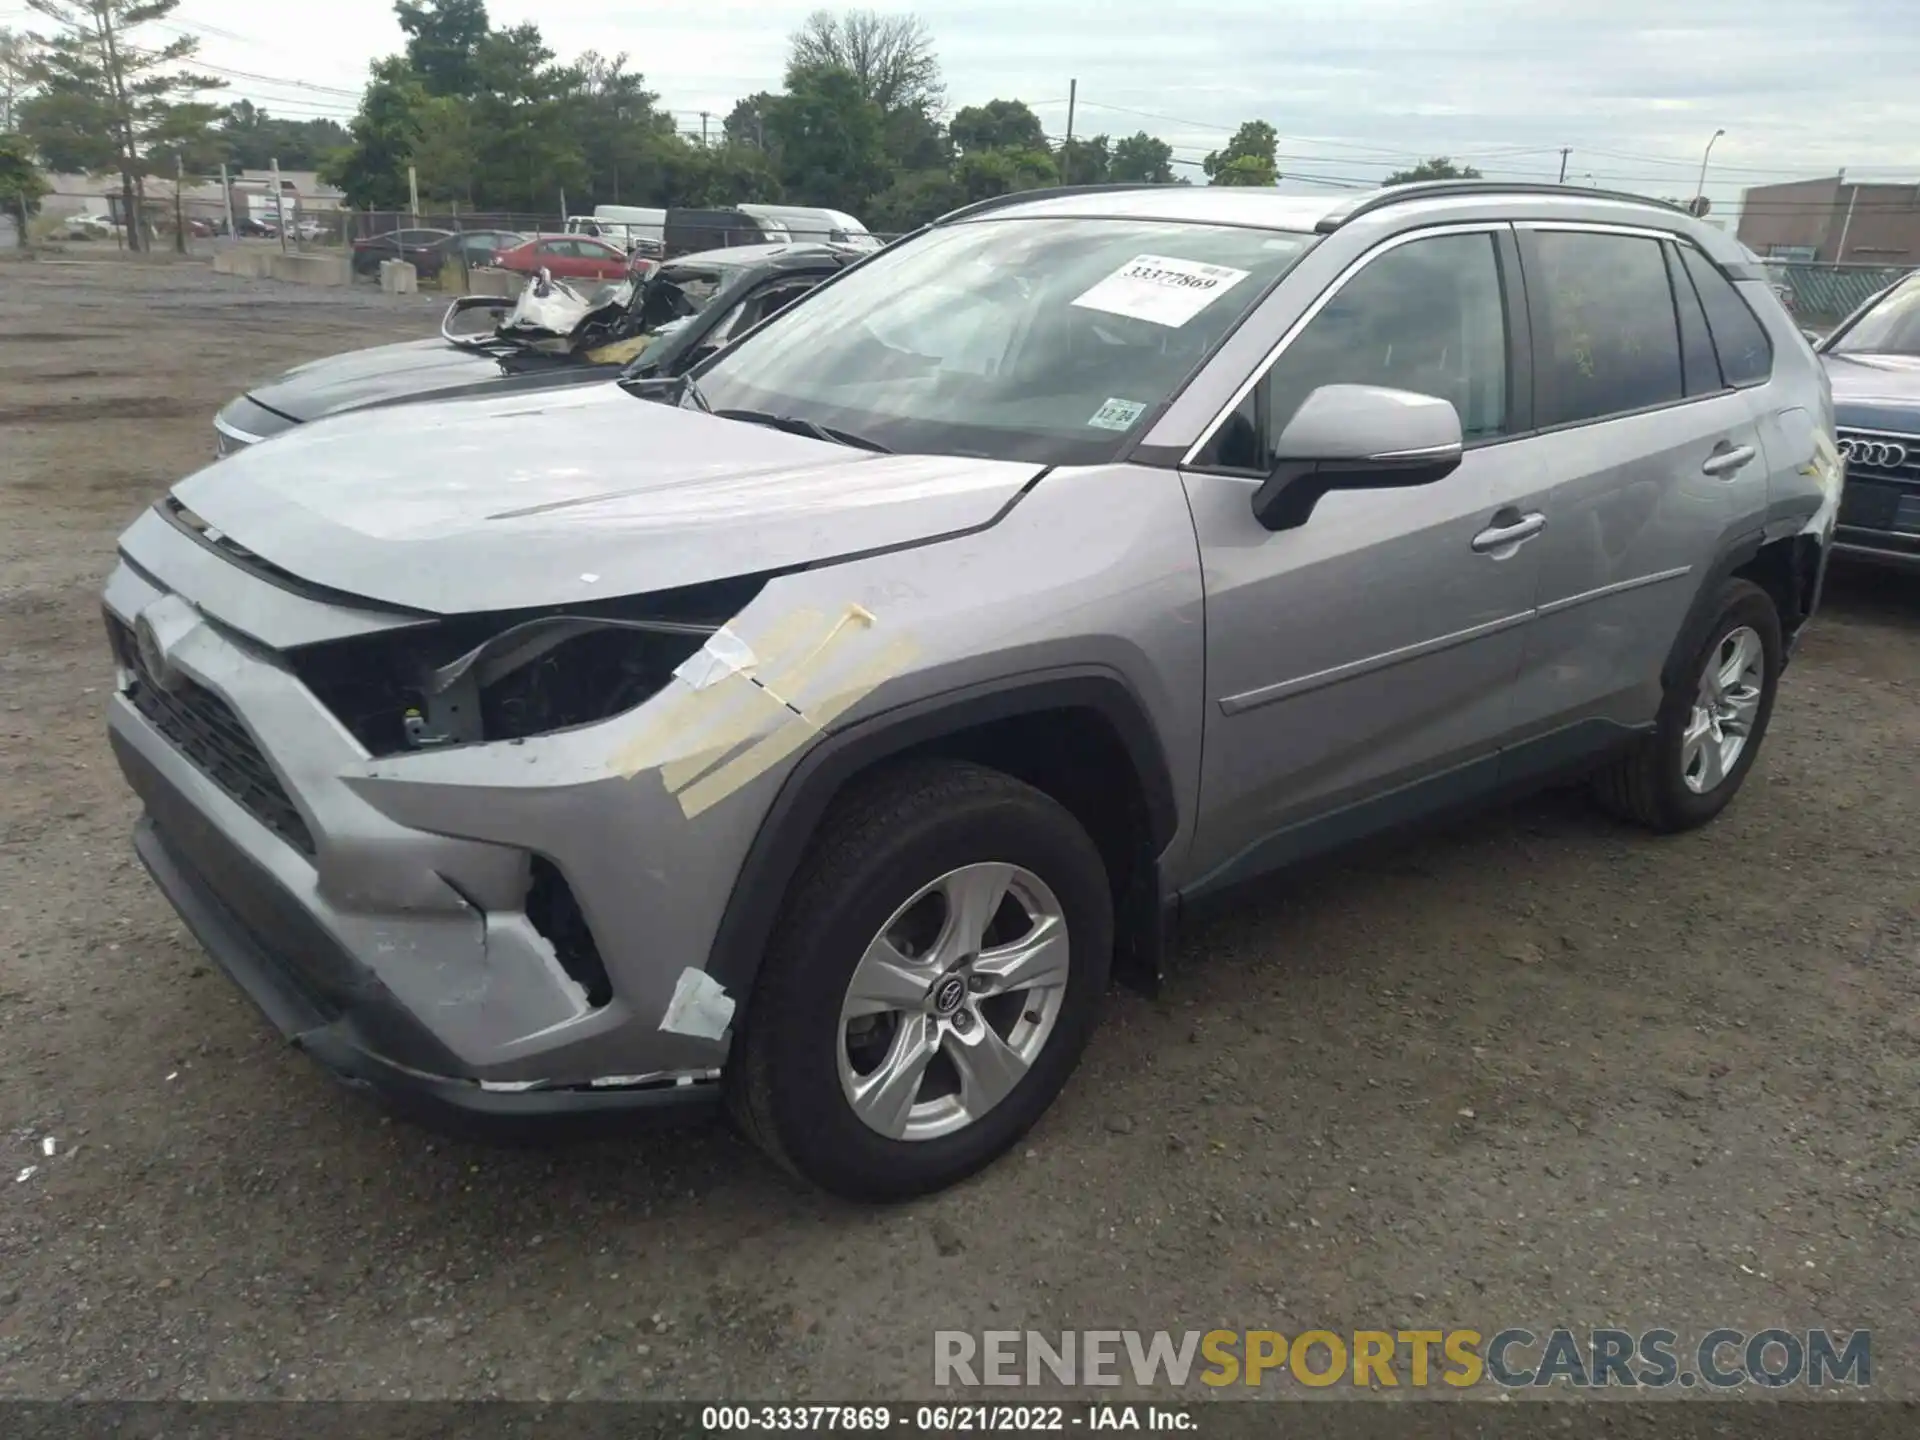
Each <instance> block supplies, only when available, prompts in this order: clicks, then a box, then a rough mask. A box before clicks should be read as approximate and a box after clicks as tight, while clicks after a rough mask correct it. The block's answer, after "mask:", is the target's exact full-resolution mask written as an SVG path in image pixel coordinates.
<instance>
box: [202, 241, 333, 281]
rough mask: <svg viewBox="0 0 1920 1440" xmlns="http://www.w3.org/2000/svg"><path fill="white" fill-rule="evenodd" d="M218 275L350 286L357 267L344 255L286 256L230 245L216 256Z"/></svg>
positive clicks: (266, 249)
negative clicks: (354, 267)
mask: <svg viewBox="0 0 1920 1440" xmlns="http://www.w3.org/2000/svg"><path fill="white" fill-rule="evenodd" d="M213 269H214V273H215V274H217V275H238V276H241V277H243V278H245V279H248V280H284V281H287V282H288V283H290V284H294V285H350V284H352V283H353V266H352V263H351V262H350V261H349V260H348V259H347V257H346V256H344V255H282V254H281V253H280V252H279V251H278V250H270V249H268V248H267V247H266V246H264V245H257V246H256V245H230V246H228V247H227V248H226V249H224V250H217V251H215V252H214V256H213Z"/></svg>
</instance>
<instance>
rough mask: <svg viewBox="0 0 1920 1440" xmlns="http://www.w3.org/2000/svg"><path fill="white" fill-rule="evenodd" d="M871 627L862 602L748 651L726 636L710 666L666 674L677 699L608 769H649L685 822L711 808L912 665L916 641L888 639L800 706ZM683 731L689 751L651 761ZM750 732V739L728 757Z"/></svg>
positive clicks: (793, 618) (787, 620) (804, 620)
mask: <svg viewBox="0 0 1920 1440" xmlns="http://www.w3.org/2000/svg"><path fill="white" fill-rule="evenodd" d="M875 623H876V621H875V618H874V615H873V613H872V612H871V611H870V610H868V609H867V608H866V607H865V606H862V605H857V604H850V605H848V606H847V607H846V608H845V610H844V611H842V613H841V614H840V615H839V617H838V618H837V619H835V620H834V621H832V622H831V623H829V622H828V621H827V620H826V618H825V617H824V616H823V615H822V614H821V613H820V612H819V611H818V610H802V611H798V612H795V613H794V614H791V615H788V616H785V617H783V618H782V619H781V620H780V621H779V622H777V623H776V624H775V625H774V626H773V627H772V628H771V629H770V630H768V632H767V633H766V635H765V636H764V637H762V638H761V639H760V640H759V642H758V643H757V645H750V644H747V643H746V642H745V641H744V640H743V639H742V638H741V637H740V636H738V635H737V634H734V633H732V632H731V631H730V632H729V633H728V634H727V636H726V639H725V640H724V641H723V642H722V644H721V645H720V646H717V647H715V654H714V655H712V656H711V657H709V659H710V661H711V663H707V662H704V661H703V662H702V663H698V664H696V663H694V662H692V661H690V662H688V664H687V665H683V666H682V667H681V668H682V670H683V671H685V672H686V673H684V674H681V673H679V672H676V676H677V678H676V682H675V683H676V684H677V685H679V686H680V693H678V694H676V695H675V696H674V697H673V699H672V700H671V701H670V702H669V703H668V704H667V705H666V706H664V707H663V708H662V710H661V712H660V713H659V714H658V715H657V716H655V717H654V718H653V720H652V721H651V723H649V724H648V725H647V726H646V727H645V728H644V729H643V730H642V731H641V732H640V733H639V734H638V735H636V736H635V737H634V738H633V739H632V740H630V741H628V742H627V744H626V745H624V746H622V747H621V749H620V750H619V751H617V752H616V753H615V754H614V755H613V756H612V757H611V759H610V761H609V766H608V768H609V769H611V770H612V771H613V772H614V773H615V774H618V775H620V776H621V777H623V778H625V779H631V778H633V777H634V776H635V775H637V774H639V773H640V772H641V771H643V770H647V769H650V768H653V767H654V766H656V765H657V766H658V767H659V771H660V780H661V783H662V784H663V785H664V786H665V787H666V789H667V791H668V793H669V794H673V795H676V796H677V797H678V798H679V801H680V808H681V810H682V812H683V813H684V814H685V815H686V816H687V817H688V818H689V819H692V818H693V817H694V816H696V815H698V814H700V813H702V812H703V811H705V810H709V809H711V808H712V807H713V806H714V805H716V804H718V803H719V802H720V801H722V800H724V799H726V798H727V796H729V795H731V794H733V793H734V792H735V791H737V790H739V789H740V788H741V787H742V786H744V785H746V784H748V783H749V782H751V781H753V780H754V779H757V778H758V777H759V776H761V775H764V774H765V773H766V772H767V771H768V770H769V769H771V768H772V767H773V766H775V765H777V764H779V763H780V762H781V761H782V760H784V759H786V758H787V757H788V756H790V755H792V754H794V753H795V752H796V751H798V750H799V749H801V748H802V747H803V746H805V745H806V744H808V743H810V742H811V741H812V740H813V739H815V738H816V737H818V736H819V734H820V733H821V731H822V730H823V729H824V728H825V727H826V726H827V725H829V724H831V723H832V722H833V721H834V720H835V719H837V718H838V717H839V716H840V715H842V714H844V713H846V711H848V710H849V709H851V708H852V707H853V706H855V705H857V704H858V703H859V702H860V701H861V700H863V699H864V698H866V696H868V695H869V694H871V693H872V692H873V691H874V690H876V689H877V688H879V687H880V686H881V685H883V684H885V683H886V682H887V681H888V680H890V679H892V678H893V677H894V676H896V675H898V674H899V673H900V672H901V671H903V670H904V669H906V667H907V666H908V665H910V664H911V663H912V662H913V660H914V658H915V657H916V656H917V655H918V654H919V646H918V644H916V643H915V642H914V641H913V640H911V639H908V638H905V637H901V638H898V639H895V640H894V641H892V642H891V643H890V644H889V645H888V646H887V647H886V648H885V649H884V650H882V651H881V652H880V653H879V654H877V655H875V656H873V657H872V658H871V659H869V660H867V661H866V663H865V664H863V665H860V666H858V667H857V668H856V669H855V670H854V671H853V673H852V674H850V675H848V676H847V677H846V679H845V680H844V681H843V682H842V683H841V684H840V685H839V687H838V688H837V689H835V690H834V691H833V692H832V693H830V694H828V695H826V696H825V697H823V698H822V699H821V700H820V701H819V702H818V703H817V704H813V705H812V706H811V707H810V708H809V706H808V704H807V703H806V702H807V700H808V696H809V692H810V691H811V690H812V689H814V688H815V686H816V685H817V683H818V681H819V679H820V677H821V675H822V673H823V672H824V671H825V670H826V668H827V666H828V665H829V663H830V662H831V661H832V660H834V659H835V658H836V657H837V656H838V654H839V653H840V652H841V650H843V649H844V647H845V646H846V644H847V643H848V642H849V641H851V640H853V639H854V638H855V637H857V636H860V635H863V634H865V633H866V632H868V631H870V630H871V629H872V628H873V626H874V625H875ZM703 653H704V652H703ZM696 680H697V682H698V683H697V685H696V684H695V683H694V682H695V681H696ZM689 732H704V733H700V734H699V738H700V740H701V741H702V742H703V743H701V744H700V745H699V746H698V748H697V749H694V750H692V751H691V752H689V753H686V754H681V755H679V756H676V757H675V758H674V759H672V760H667V761H664V762H663V761H661V760H660V759H659V758H658V757H659V756H660V755H661V753H662V752H663V751H664V750H666V749H667V748H668V747H669V746H671V745H673V744H675V743H676V742H678V741H680V740H682V739H683V738H685V737H686V736H687V735H688V734H689ZM763 732H764V733H763ZM756 735H758V736H759V737H760V738H759V739H758V741H757V743H754V744H752V745H751V746H750V747H749V748H748V749H747V750H745V751H744V752H743V753H741V754H738V755H733V752H734V751H735V750H737V749H738V748H739V747H740V746H741V745H742V744H745V743H746V742H748V741H750V740H753V739H754V737H755V736H756ZM729 755H733V758H732V759H728V758H727V757H728V756H729ZM722 762H724V763H722ZM716 766H717V768H715V767H716ZM703 776H704V777H705V778H701V777H703Z"/></svg>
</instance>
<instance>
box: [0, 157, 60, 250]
mask: <svg viewBox="0 0 1920 1440" xmlns="http://www.w3.org/2000/svg"><path fill="white" fill-rule="evenodd" d="M49 188H50V187H49V186H48V185H47V180H46V177H45V176H44V175H42V174H41V173H40V172H39V170H38V169H36V168H35V166H34V163H33V149H32V147H31V146H30V145H28V143H27V141H26V138H25V137H24V136H20V135H0V209H4V210H6V211H7V212H8V213H10V214H11V215H13V217H14V218H15V219H17V220H18V221H19V222H20V234H19V241H20V243H21V244H22V245H25V244H26V243H27V221H28V220H29V219H30V218H31V217H32V216H33V214H34V212H36V211H37V210H39V208H40V197H41V196H43V195H45V194H46V193H47V191H48V189H49Z"/></svg>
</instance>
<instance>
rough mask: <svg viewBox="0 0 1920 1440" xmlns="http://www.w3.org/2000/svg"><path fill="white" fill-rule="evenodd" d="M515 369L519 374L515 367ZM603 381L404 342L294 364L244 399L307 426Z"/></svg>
mask: <svg viewBox="0 0 1920 1440" xmlns="http://www.w3.org/2000/svg"><path fill="white" fill-rule="evenodd" d="M522 363H524V367H525V368H524V369H522V368H517V367H519V366H520V365H521V364H522ZM605 378H606V372H605V371H597V370H595V369H593V368H591V367H586V366H582V365H580V364H579V363H578V362H577V361H575V362H569V361H567V360H566V359H564V358H559V359H556V358H554V357H550V356H541V357H535V358H532V359H530V360H528V361H525V362H519V361H517V360H510V361H508V362H507V363H506V364H505V365H503V364H502V363H501V362H500V360H499V359H497V358H496V357H494V356H491V355H485V354H480V353H478V352H476V351H472V350H463V349H461V348H460V347H459V346H458V345H449V344H448V343H447V342H446V341H445V340H441V339H432V340H408V341H405V342H403V343H402V344H399V345H376V346H374V347H373V348H372V349H370V350H353V351H349V352H348V353H347V354H345V355H330V356H328V357H327V358H326V359H324V360H315V361H312V362H311V363H309V364H306V365H298V366H295V367H294V368H293V369H291V370H289V371H287V372H286V374H284V375H281V376H279V377H278V378H277V379H274V380H270V381H268V382H267V383H266V384H265V385H256V386H255V387H254V388H253V389H252V390H250V391H248V392H247V394H248V396H249V398H251V399H252V400H253V401H254V402H255V403H257V404H260V405H264V406H266V407H267V409H269V410H273V411H277V412H278V413H280V414H282V415H285V416H286V417H288V418H289V419H292V420H300V421H307V420H318V419H320V418H321V417H323V416H326V415H338V414H340V413H341V412H342V411H345V410H359V409H362V408H364V407H366V406H368V405H381V404H391V403H393V402H396V401H405V400H417V399H425V398H427V397H430V396H431V397H436V398H452V397H454V396H457V395H465V394H471V393H475V392H485V391H488V390H491V389H495V388H499V387H501V386H503V385H505V384H507V382H509V381H514V382H519V383H518V385H516V386H515V387H514V388H523V387H525V386H528V385H532V386H536V387H537V386H538V385H539V384H540V383H541V382H543V381H550V382H552V383H557V384H562V385H565V384H572V383H576V382H578V381H580V380H591V379H602V380H604V379H605Z"/></svg>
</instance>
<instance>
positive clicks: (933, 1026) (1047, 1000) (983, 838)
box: [727, 761, 1113, 1201]
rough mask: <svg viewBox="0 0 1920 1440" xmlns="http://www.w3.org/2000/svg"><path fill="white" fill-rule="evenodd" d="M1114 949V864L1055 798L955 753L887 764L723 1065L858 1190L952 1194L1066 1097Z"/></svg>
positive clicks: (788, 1143)
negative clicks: (950, 757)
mask: <svg viewBox="0 0 1920 1440" xmlns="http://www.w3.org/2000/svg"><path fill="white" fill-rule="evenodd" d="M996 887H997V888H996ZM996 894H997V895H998V896H999V897H1000V898H999V899H998V900H997V901H996V900H995V898H994V896H995V895H996ZM974 912H978V913H977V914H976V913H974ZM970 915H971V916H972V919H971V920H970V919H969V916H970ZM1023 927H1025V928H1023ZM1112 951H1113V899H1112V893H1111V889H1110V886H1109V883H1108V879H1107V873H1106V868H1105V866H1104V864H1103V863H1102V861H1101V858H1100V853H1099V851H1098V849H1096V848H1095V846H1094V843H1093V841H1092V840H1091V839H1090V838H1089V837H1088V835H1087V833H1086V831H1085V830H1084V829H1083V828H1082V827H1081V826H1080V824H1079V822H1078V821H1076V820H1075V819H1074V818H1073V816H1072V815H1071V814H1069V813H1068V812H1067V811H1066V809H1064V808H1063V807H1062V806H1061V805H1060V804H1058V803H1057V802H1056V801H1054V800H1053V799H1052V798H1051V797H1049V796H1047V795H1045V794H1043V793H1042V792H1040V791H1039V790H1036V789H1034V788H1033V787H1032V786H1030V785H1026V784H1024V783H1022V782H1021V781H1018V780H1015V779H1013V778H1012V777H1011V776H1008V775H1005V774H1002V773H1000V772H999V771H995V770H988V769H984V768H982V767H980V766H976V765H968V764H960V763H956V762H948V761H929V762H912V763H909V764H906V765H902V766H900V767H898V768H896V769H893V770H890V771H884V772H881V773H879V774H877V775H875V776H873V777H872V778H871V779H869V780H866V781H864V782H861V783H859V785H858V787H857V788H856V789H855V790H853V791H852V792H851V793H849V794H848V795H846V796H844V797H842V798H841V799H840V800H839V801H837V802H836V803H835V805H834V808H833V810H832V811H831V812H830V813H829V815H828V817H827V819H826V820H825V821H823V822H822V825H821V828H820V831H819V833H818V834H817V835H816V836H815V838H814V841H813V844H812V846H811V848H810V850H809V853H808V855H807V858H806V859H805V861H804V862H803V863H802V866H801V870H800V872H799V874H798V875H796V876H795V878H794V882H793V884H792V886H791V888H790V889H789V891H788V896H787V900H786V902H785V904H784V905H783V906H782V908H781V913H780V918H779V920H778V921H777V922H776V925H775V928H774V934H773V939H772V941H771V942H770V944H769V946H768V949H767V953H766V956H765V958H764V960H763V962H762V966H761V972H760V978H759V980H758V982H757V984H756V986H755V990H754V998H753V1004H752V1008H751V1010H750V1012H749V1014H748V1017H747V1024H746V1031H745V1034H744V1035H743V1036H742V1037H741V1041H740V1044H739V1047H738V1048H737V1050H736V1053H735V1060H734V1063H733V1064H731V1065H729V1067H728V1075H727V1094H728V1101H729V1104H730V1106H731V1108H732V1110H733V1114H734V1116H735V1119H736V1120H737V1121H738V1122H739V1124H740V1126H741V1128H742V1129H743V1130H744V1131H745V1132H746V1134H747V1135H748V1136H749V1138H751V1139H752V1140H753V1141H754V1142H755V1143H756V1144H758V1145H759V1146H760V1147H761V1148H762V1149H763V1150H765V1151H766V1152H767V1154H768V1155H770V1156H771V1157H772V1158H773V1159H774V1160H776V1161H778V1162H779V1163H780V1164H781V1165H783V1166H785V1167H786V1168H787V1169H788V1170H790V1171H792V1172H793V1173H794V1174H796V1175H798V1176H800V1177H801V1178H803V1179H805V1180H808V1181H811V1182H812V1183H813V1184H815V1185H818V1186H820V1187H821V1188H822V1189H825V1190H828V1191H831V1192H833V1193H835V1194H837V1195H841V1196H844V1197H846V1198H848V1199H854V1200H869V1201H885V1200H902V1199H906V1198H909V1197H911V1196H915V1195H921V1194H925V1193H927V1192H929V1191H933V1190H939V1189H942V1188H944V1187H945V1186H948V1185H951V1184H953V1183H954V1182H955V1181H958V1180H960V1179H962V1178H964V1177H965V1176H967V1175H970V1174H972V1173H973V1172H974V1171H976V1170H979V1169H980V1168H982V1167H983V1166H985V1165H987V1164H988V1163H990V1162H991V1161H992V1160H994V1159H995V1158H996V1157H997V1156H999V1155H1000V1154H1002V1153H1003V1152H1004V1151H1005V1150H1006V1149H1007V1148H1008V1147H1009V1146H1011V1145H1012V1144H1013V1143H1014V1142H1015V1141H1016V1140H1018V1139H1019V1138H1020V1136H1021V1135H1022V1134H1024V1133H1025V1132H1026V1130H1027V1129H1028V1128H1029V1127H1030V1126H1031V1125H1032V1124H1033V1123H1034V1122H1035V1121H1036V1120H1038V1119H1039V1118H1040V1116H1041V1115H1042V1114H1043V1113H1044V1112H1045V1111H1046V1109H1047V1107H1048V1106H1049V1105H1051V1104H1052V1103H1053V1100H1054V1097H1055V1096H1056V1095H1058V1094H1059V1093H1060V1090H1061V1089H1062V1087H1064V1085H1065V1084H1066V1082H1067V1079H1068V1077H1069V1075H1071V1073H1072V1071H1073V1068H1074V1066H1075V1064H1076V1063H1077V1062H1078V1061H1079V1058H1080V1054H1081V1052H1082V1050H1083V1049H1084V1048H1085V1046H1086V1041H1087V1037H1088V1036H1089V1034H1091V1032H1092V1029H1093V1025H1094V1022H1095V1020H1096V1018H1097V1015H1098V1010H1099V1005H1100V1000H1101V997H1102V995H1103V993H1104V992H1105V990H1106V986H1107V976H1108V971H1109V968H1110V966H1111V962H1112ZM1016 967H1018V968H1016ZM1015 981H1019V982H1021V983H1013V982H1015ZM922 986H924V987H925V988H924V990H923V989H922ZM876 997H878V998H876ZM916 1066H917V1067H918V1068H915V1067H916ZM889 1076H891V1077H893V1078H892V1079H890V1080H889V1079H888V1077H889ZM882 1080H887V1082H888V1083H887V1084H884V1085H883V1084H880V1083H879V1082H880V1081H882ZM976 1112H977V1113H976Z"/></svg>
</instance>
